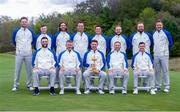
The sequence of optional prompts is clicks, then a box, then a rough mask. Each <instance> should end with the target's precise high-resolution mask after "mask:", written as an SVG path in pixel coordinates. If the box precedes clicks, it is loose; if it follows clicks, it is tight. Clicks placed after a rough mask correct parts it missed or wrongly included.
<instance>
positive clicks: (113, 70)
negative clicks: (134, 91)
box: [107, 41, 129, 94]
mask: <svg viewBox="0 0 180 112" xmlns="http://www.w3.org/2000/svg"><path fill="white" fill-rule="evenodd" d="M120 48H121V43H120V42H119V41H116V42H115V43H114V51H112V52H110V53H109V55H108V57H107V66H108V77H109V81H110V82H109V93H110V94H114V93H115V91H114V77H115V76H122V86H123V90H122V94H127V83H128V79H129V72H128V61H127V57H126V54H125V53H123V52H121V51H120Z"/></svg>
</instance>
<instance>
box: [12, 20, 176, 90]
mask: <svg viewBox="0 0 180 112" xmlns="http://www.w3.org/2000/svg"><path fill="white" fill-rule="evenodd" d="M20 25H21V27H20V28H18V29H16V30H15V31H14V32H13V43H14V45H15V46H16V65H15V78H14V85H13V89H12V90H13V91H16V90H17V89H18V87H19V78H20V71H21V66H22V62H23V61H25V64H26V70H27V83H26V84H27V87H28V88H29V89H31V87H32V83H31V76H32V75H31V70H32V68H31V60H32V45H33V46H34V49H36V50H38V49H39V48H41V47H42V43H41V39H42V38H43V37H47V38H48V47H49V48H50V49H53V48H54V49H55V51H56V57H59V55H60V53H62V52H63V51H64V50H66V46H65V44H66V41H67V40H73V43H74V50H75V51H77V52H78V53H79V54H80V58H81V60H83V57H84V54H85V53H86V52H87V51H88V50H89V49H90V42H91V40H97V41H98V46H97V49H98V50H100V51H101V52H102V53H103V54H104V55H106V51H107V50H110V51H111V52H112V51H114V43H115V42H117V41H119V42H120V43H121V48H120V51H121V52H123V53H126V50H127V49H128V48H130V49H132V53H133V55H137V53H138V51H139V43H140V42H144V43H145V51H146V52H147V53H149V54H150V47H152V46H154V47H153V52H154V68H155V79H156V81H155V82H156V89H157V90H160V86H161V80H160V74H161V70H162V72H163V82H164V86H165V89H164V91H166V92H169V89H170V81H169V67H168V64H169V62H168V61H169V49H170V48H171V47H172V44H173V40H172V37H171V34H170V33H169V32H168V31H166V30H164V29H163V23H162V22H161V21H157V22H156V31H155V32H154V33H153V34H152V36H151V35H150V34H149V33H146V32H144V24H143V23H138V24H137V32H135V33H134V34H132V35H131V36H130V38H129V39H128V38H127V37H126V36H125V35H122V34H121V32H122V28H121V26H119V25H117V26H116V27H115V35H114V36H111V37H110V38H106V37H105V36H104V35H103V34H102V29H101V27H100V26H96V27H95V32H96V35H95V36H94V37H92V38H90V37H89V35H88V34H87V33H85V32H84V23H83V22H79V23H78V24H77V33H75V34H74V35H72V36H71V35H70V34H69V33H68V32H67V25H66V23H65V22H61V23H60V24H59V32H58V33H56V34H55V36H51V35H50V34H48V33H47V26H46V25H42V27H41V33H40V34H38V35H37V36H34V33H33V31H32V30H31V29H29V28H28V19H27V18H26V17H22V18H21V19H20Z"/></svg>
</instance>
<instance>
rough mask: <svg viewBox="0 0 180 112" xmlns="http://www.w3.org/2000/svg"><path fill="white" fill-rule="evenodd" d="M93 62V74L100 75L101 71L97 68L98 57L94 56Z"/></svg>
mask: <svg viewBox="0 0 180 112" xmlns="http://www.w3.org/2000/svg"><path fill="white" fill-rule="evenodd" d="M92 61H93V64H91V72H93V73H95V74H98V73H99V70H98V69H97V68H96V61H97V59H96V57H95V56H93V57H92Z"/></svg>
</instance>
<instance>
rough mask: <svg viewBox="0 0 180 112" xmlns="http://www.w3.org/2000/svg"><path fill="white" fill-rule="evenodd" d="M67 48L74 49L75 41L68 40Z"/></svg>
mask: <svg viewBox="0 0 180 112" xmlns="http://www.w3.org/2000/svg"><path fill="white" fill-rule="evenodd" d="M66 49H67V50H72V49H73V42H66Z"/></svg>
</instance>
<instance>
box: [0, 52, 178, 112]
mask: <svg viewBox="0 0 180 112" xmlns="http://www.w3.org/2000/svg"><path fill="white" fill-rule="evenodd" d="M25 75H26V74H25V69H24V67H23V71H22V73H21V82H20V84H21V85H20V89H19V91H17V92H12V91H11V89H12V84H13V77H14V56H13V55H8V54H0V110H1V111H2V110H6V111H12V110H14V111H35V110H38V111H45V110H46V111H57V110H64V111H72V110H73V111H117V110H125V111H126V110H136V111H138V110H145V111H147V110H151V111H152V110H156V111H160V110H164V111H165V110H180V83H179V80H180V72H174V71H171V72H170V78H171V92H170V93H169V94H165V93H163V92H160V93H158V94H157V95H154V96H152V95H150V94H149V93H147V92H145V91H144V92H139V94H138V95H133V94H132V89H133V83H132V74H130V80H129V84H128V94H127V95H125V96H124V95H122V94H121V93H120V92H116V94H115V95H110V94H108V92H107V91H106V94H105V95H98V94H96V93H95V92H93V93H92V94H89V95H84V94H82V95H79V96H77V95H75V94H74V91H70V92H69V91H68V92H65V95H63V96H60V95H59V94H58V92H59V89H57V90H56V92H57V95H56V96H50V95H49V92H48V91H47V90H42V91H41V94H40V95H39V96H33V95H32V92H30V91H28V90H27V89H26V86H25V78H26V77H25ZM82 91H83V90H82Z"/></svg>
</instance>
